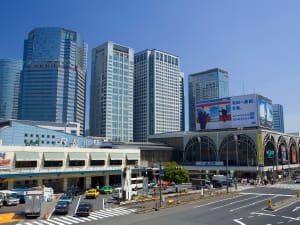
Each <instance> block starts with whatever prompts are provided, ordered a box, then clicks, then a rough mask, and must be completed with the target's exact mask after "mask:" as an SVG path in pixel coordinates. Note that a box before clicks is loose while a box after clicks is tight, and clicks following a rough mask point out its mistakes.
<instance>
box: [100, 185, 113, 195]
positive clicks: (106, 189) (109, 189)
mask: <svg viewBox="0 0 300 225" xmlns="http://www.w3.org/2000/svg"><path fill="white" fill-rule="evenodd" d="M100 192H101V193H103V194H111V193H112V192H113V187H112V186H104V187H102V188H101V189H100Z"/></svg>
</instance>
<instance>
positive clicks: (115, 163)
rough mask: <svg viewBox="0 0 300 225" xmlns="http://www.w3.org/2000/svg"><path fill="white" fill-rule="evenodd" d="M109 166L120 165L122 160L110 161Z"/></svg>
mask: <svg viewBox="0 0 300 225" xmlns="http://www.w3.org/2000/svg"><path fill="white" fill-rule="evenodd" d="M109 165H111V166H116V165H122V160H110V161H109Z"/></svg>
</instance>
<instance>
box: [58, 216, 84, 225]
mask: <svg viewBox="0 0 300 225" xmlns="http://www.w3.org/2000/svg"><path fill="white" fill-rule="evenodd" d="M62 218H64V220H67V221H71V222H72V223H80V222H79V221H76V220H73V217H72V218H68V217H66V216H64V217H62Z"/></svg>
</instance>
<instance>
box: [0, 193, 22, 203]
mask: <svg viewBox="0 0 300 225" xmlns="http://www.w3.org/2000/svg"><path fill="white" fill-rule="evenodd" d="M0 195H1V196H2V197H1V198H2V199H3V205H6V206H10V205H18V204H19V201H20V200H19V197H18V193H17V192H15V191H10V190H1V191H0Z"/></svg>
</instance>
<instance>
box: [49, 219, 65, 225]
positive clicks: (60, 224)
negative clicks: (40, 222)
mask: <svg viewBox="0 0 300 225" xmlns="http://www.w3.org/2000/svg"><path fill="white" fill-rule="evenodd" d="M47 221H50V222H52V223H54V224H58V225H65V224H63V223H60V222H58V221H54V220H52V219H47Z"/></svg>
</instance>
